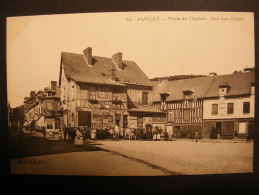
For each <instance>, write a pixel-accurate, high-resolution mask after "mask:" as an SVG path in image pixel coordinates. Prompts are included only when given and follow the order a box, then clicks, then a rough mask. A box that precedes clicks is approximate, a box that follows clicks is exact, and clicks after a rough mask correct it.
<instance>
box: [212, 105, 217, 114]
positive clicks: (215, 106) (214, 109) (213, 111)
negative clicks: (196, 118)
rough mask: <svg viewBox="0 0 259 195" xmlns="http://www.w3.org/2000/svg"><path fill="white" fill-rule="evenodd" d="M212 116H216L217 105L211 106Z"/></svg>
mask: <svg viewBox="0 0 259 195" xmlns="http://www.w3.org/2000/svg"><path fill="white" fill-rule="evenodd" d="M211 113H212V114H218V104H212V112H211Z"/></svg>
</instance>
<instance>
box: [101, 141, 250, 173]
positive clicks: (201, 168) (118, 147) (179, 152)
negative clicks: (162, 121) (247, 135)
mask: <svg viewBox="0 0 259 195" xmlns="http://www.w3.org/2000/svg"><path fill="white" fill-rule="evenodd" d="M96 143H98V144H101V145H96V146H98V147H99V148H102V149H107V150H110V151H114V152H119V153H121V154H124V155H126V156H130V157H133V158H137V159H141V160H143V161H145V162H149V163H151V164H153V165H156V166H158V167H161V168H163V169H166V170H169V171H172V172H175V173H177V174H187V175H192V174H224V173H251V172H252V171H253V143H245V142H244V141H242V142H241V141H239V142H238V143H233V141H231V140H222V141H221V142H219V141H218V140H215V141H202V142H197V143H196V142H192V141H191V140H177V141H135V140H133V141H129V140H126V141H125V140H122V141H118V142H116V141H100V140H98V141H96Z"/></svg>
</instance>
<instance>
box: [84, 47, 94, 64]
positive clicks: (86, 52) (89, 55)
mask: <svg viewBox="0 0 259 195" xmlns="http://www.w3.org/2000/svg"><path fill="white" fill-rule="evenodd" d="M83 53H84V56H85V59H86V61H87V64H88V65H93V63H92V62H93V60H92V48H91V47H87V48H86V49H84V51H83Z"/></svg>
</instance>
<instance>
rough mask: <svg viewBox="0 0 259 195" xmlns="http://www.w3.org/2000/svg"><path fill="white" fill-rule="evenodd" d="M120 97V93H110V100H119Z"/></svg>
mask: <svg viewBox="0 0 259 195" xmlns="http://www.w3.org/2000/svg"><path fill="white" fill-rule="evenodd" d="M120 97H121V96H120V93H113V94H112V100H113V101H120V100H121V98H120Z"/></svg>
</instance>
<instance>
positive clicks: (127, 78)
mask: <svg viewBox="0 0 259 195" xmlns="http://www.w3.org/2000/svg"><path fill="white" fill-rule="evenodd" d="M61 58H62V63H63V64H64V71H65V75H66V76H67V77H70V78H72V79H73V80H75V81H76V82H86V83H97V84H98V83H99V84H110V85H124V84H127V83H128V84H135V85H147V86H152V83H151V81H149V79H148V77H147V76H146V75H145V74H144V72H143V71H142V70H141V69H140V68H139V66H138V65H137V64H136V63H135V62H133V61H126V60H123V61H122V63H123V66H124V68H123V70H122V71H119V70H118V69H117V68H116V67H115V77H117V80H118V81H117V82H113V81H111V80H109V78H108V75H109V70H110V68H111V66H112V65H114V62H113V60H112V59H111V58H106V57H99V56H93V66H92V67H90V66H88V65H87V63H86V61H85V58H84V56H83V54H74V53H67V52H62V53H61Z"/></svg>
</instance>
